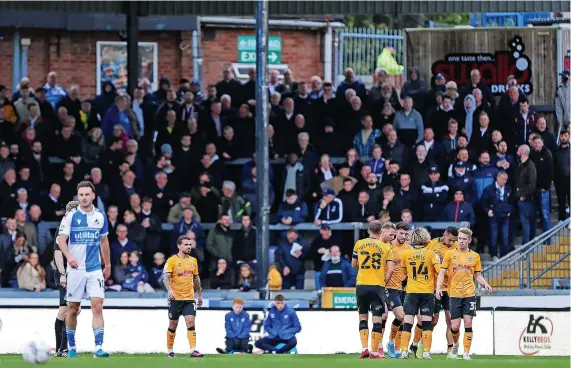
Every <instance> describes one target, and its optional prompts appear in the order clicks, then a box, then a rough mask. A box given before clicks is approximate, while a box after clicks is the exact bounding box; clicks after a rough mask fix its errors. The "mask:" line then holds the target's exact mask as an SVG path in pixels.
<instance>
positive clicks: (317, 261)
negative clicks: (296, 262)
mask: <svg viewBox="0 0 571 368" xmlns="http://www.w3.org/2000/svg"><path fill="white" fill-rule="evenodd" d="M319 235H320V236H318V237H316V238H315V239H313V242H311V246H310V248H309V254H308V256H307V258H308V259H310V260H312V261H313V271H314V280H315V289H317V290H320V289H321V287H322V285H321V273H320V272H321V269H322V268H323V262H325V261H327V260H328V259H330V254H329V253H330V252H329V250H330V249H331V247H333V246H334V245H336V244H338V239H335V238H333V233H332V231H331V227H330V226H329V225H327V224H323V225H321V227H320V228H319Z"/></svg>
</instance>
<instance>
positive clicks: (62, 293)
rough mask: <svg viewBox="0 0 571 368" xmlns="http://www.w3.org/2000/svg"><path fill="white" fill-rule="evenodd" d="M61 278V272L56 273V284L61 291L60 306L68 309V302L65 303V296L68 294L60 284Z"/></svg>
mask: <svg viewBox="0 0 571 368" xmlns="http://www.w3.org/2000/svg"><path fill="white" fill-rule="evenodd" d="M60 277H61V274H60V273H59V272H57V271H56V272H55V273H54V278H55V280H54V281H55V283H56V285H57V289H58V291H59V306H60V307H66V306H67V302H66V301H65V294H66V289H65V288H64V287H63V286H61V285H60V283H59V279H60Z"/></svg>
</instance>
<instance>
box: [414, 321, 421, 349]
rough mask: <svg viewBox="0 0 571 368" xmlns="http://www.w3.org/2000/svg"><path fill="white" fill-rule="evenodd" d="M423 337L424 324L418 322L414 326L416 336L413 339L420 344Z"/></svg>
mask: <svg viewBox="0 0 571 368" xmlns="http://www.w3.org/2000/svg"><path fill="white" fill-rule="evenodd" d="M421 338H422V325H419V324H418V323H417V324H416V326H415V327H414V338H413V339H412V342H413V343H415V344H418V342H419V341H420V339H421Z"/></svg>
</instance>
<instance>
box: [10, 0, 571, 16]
mask: <svg viewBox="0 0 571 368" xmlns="http://www.w3.org/2000/svg"><path fill="white" fill-rule="evenodd" d="M138 3H139V4H138V5H139V9H140V15H141V16H149V15H185V14H186V15H199V16H207V15H210V16H214V15H216V16H222V15H225V16H251V15H253V14H254V13H255V6H256V2H255V1H140V2H139V1H138ZM268 6H269V13H270V15H280V16H292V17H303V16H304V15H316V14H323V15H328V14H329V15H331V14H382V13H385V14H387V13H388V14H395V13H396V14H403V13H405V14H406V13H409V14H414V13H425V14H433V13H480V12H540V11H556V12H569V11H571V4H570V2H569V1H506V0H500V1H476V0H474V1H470V0H461V1H373V0H365V1H346V0H344V1H270V2H269V4H268ZM24 10H26V11H44V12H75V13H79V12H87V13H108V14H109V13H115V14H121V13H125V12H126V7H125V4H124V2H120V1H117V2H114V1H74V2H71V1H70V2H67V1H45V2H42V1H21V2H18V1H2V2H0V13H1V12H4V11H24Z"/></svg>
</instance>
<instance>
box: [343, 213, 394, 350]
mask: <svg viewBox="0 0 571 368" xmlns="http://www.w3.org/2000/svg"><path fill="white" fill-rule="evenodd" d="M393 226H394V225H393ZM381 231H382V224H381V222H380V221H371V222H370V223H369V231H368V232H369V236H370V237H369V238H366V239H362V240H359V241H358V242H357V243H355V247H354V248H353V259H352V261H351V265H352V266H353V267H357V269H358V271H357V286H356V296H357V308H358V310H359V333H360V335H361V345H362V347H363V350H362V352H361V356H360V357H359V358H360V359H364V358H369V357H370V358H371V359H379V358H382V357H383V355H381V354H379V353H380V352H382V348H381V349H379V345H380V343H381V335H382V332H383V331H382V316H383V313H385V290H384V288H385V285H386V283H387V281H388V280H389V279H390V278H391V275H392V273H393V270H394V263H393V254H392V253H393V252H392V251H391V247H390V246H389V245H388V244H386V243H383V242H382V241H381V240H380V239H379V237H380V235H381ZM385 264H386V266H387V267H386V268H385ZM369 311H371V313H372V315H373V334H372V339H371V352H370V353H369Z"/></svg>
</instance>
